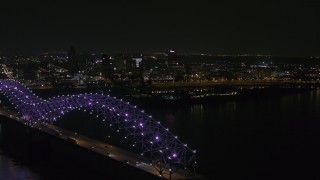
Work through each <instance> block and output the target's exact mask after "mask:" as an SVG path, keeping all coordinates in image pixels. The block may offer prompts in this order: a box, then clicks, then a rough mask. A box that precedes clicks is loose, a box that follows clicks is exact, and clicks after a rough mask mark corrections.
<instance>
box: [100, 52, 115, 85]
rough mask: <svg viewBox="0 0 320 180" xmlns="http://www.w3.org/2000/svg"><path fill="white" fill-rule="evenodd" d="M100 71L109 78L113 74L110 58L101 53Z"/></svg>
mask: <svg viewBox="0 0 320 180" xmlns="http://www.w3.org/2000/svg"><path fill="white" fill-rule="evenodd" d="M101 58H102V71H103V74H104V76H105V77H106V79H109V80H111V79H112V77H113V74H114V64H113V62H112V58H111V57H109V56H107V55H106V54H102V56H101Z"/></svg>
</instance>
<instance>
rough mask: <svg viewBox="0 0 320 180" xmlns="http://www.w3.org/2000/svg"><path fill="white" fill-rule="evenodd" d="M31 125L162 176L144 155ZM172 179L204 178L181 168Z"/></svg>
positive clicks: (11, 115)
mask: <svg viewBox="0 0 320 180" xmlns="http://www.w3.org/2000/svg"><path fill="white" fill-rule="evenodd" d="M0 115H2V116H6V117H8V118H9V119H11V120H15V121H18V122H20V123H23V124H27V123H26V122H25V121H24V119H23V118H22V117H19V115H18V114H17V113H14V112H10V111H7V110H3V109H0ZM30 127H32V128H35V129H38V130H40V131H42V132H45V133H47V134H50V135H52V136H55V137H58V138H59V139H62V140H65V141H68V142H70V143H74V144H75V145H77V146H79V147H81V148H84V149H88V150H91V151H93V152H95V153H98V154H100V155H103V156H107V157H109V158H111V159H114V160H117V161H120V162H122V163H126V164H127V165H128V166H132V167H135V168H137V169H139V170H142V171H144V172H147V173H150V174H152V175H155V176H157V177H159V178H160V177H161V176H160V174H159V171H158V170H157V169H156V167H154V166H153V165H152V164H151V163H150V162H149V161H148V160H147V159H146V158H144V157H143V156H140V155H137V154H134V153H132V152H129V151H126V150H124V149H121V148H119V147H115V146H113V145H111V144H107V143H103V142H100V141H96V140H93V139H90V138H87V137H84V136H81V135H79V134H77V133H75V132H71V131H68V130H66V129H63V128H59V127H57V126H54V125H50V124H44V123H36V124H33V125H31V126H30ZM162 178H164V179H170V173H169V171H168V170H165V171H164V172H163V174H162ZM171 179H204V177H202V176H201V175H198V174H195V173H192V172H190V171H186V170H183V169H181V170H179V171H177V172H175V173H172V175H171Z"/></svg>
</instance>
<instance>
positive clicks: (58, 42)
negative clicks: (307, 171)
mask: <svg viewBox="0 0 320 180" xmlns="http://www.w3.org/2000/svg"><path fill="white" fill-rule="evenodd" d="M319 5H320V4H319V3H317V2H316V1H307V2H306V1H304V2H302V1H300V2H291V3H290V4H287V3H280V2H275V1H272V2H264V3H261V2H259V3H257V2H249V1H245V2H241V3H239V2H238V3H231V2H229V1H228V2H201V3H200V2H199V3H186V2H183V3H182V2H180V3H179V2H169V1H161V2H153V3H143V2H141V1H140V2H124V1H120V2H111V3H110V2H109V3H100V4H92V3H91V4H87V3H80V2H77V3H64V4H36V3H32V2H28V3H22V4H19V5H16V4H9V3H4V4H3V6H2V8H1V17H0V20H1V22H2V28H1V30H0V36H1V39H2V43H1V44H0V52H2V53H38V52H58V51H66V49H68V48H69V47H70V46H74V47H75V48H76V49H77V50H79V52H81V51H83V52H92V51H96V52H106V53H111V52H147V53H150V52H163V51H164V50H166V49H175V50H177V52H179V53H181V54H183V53H188V54H192V53H208V54H214V55H216V54H217V55H218V54H230V55H237V54H267V55H275V56H278V55H280V56H319V55H320V53H319V52H320V48H319V43H318V42H319V40H320V34H319V33H317V32H319V29H320V25H319V24H318V23H317V22H318V21H319V19H320V12H318V11H317V9H318V7H319Z"/></svg>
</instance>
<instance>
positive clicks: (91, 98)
mask: <svg viewBox="0 0 320 180" xmlns="http://www.w3.org/2000/svg"><path fill="white" fill-rule="evenodd" d="M0 91H1V93H2V94H3V95H5V96H6V97H7V98H8V99H9V100H10V101H11V103H12V104H13V105H14V106H15V107H16V108H17V110H18V111H19V113H20V114H21V115H22V116H23V117H24V118H25V120H26V121H28V122H45V123H54V122H55V121H56V120H58V119H59V118H60V117H61V116H63V115H64V114H65V113H67V112H69V111H74V110H80V109H84V110H87V111H91V112H94V113H95V115H96V116H97V117H98V118H101V119H102V121H106V122H108V123H110V125H113V126H117V128H118V129H119V130H121V131H123V132H124V134H125V135H126V137H128V138H129V139H132V142H133V146H137V147H139V148H140V150H141V154H142V155H144V154H149V155H150V160H151V162H152V163H157V164H161V165H162V167H163V168H168V169H169V168H171V165H176V166H177V167H189V166H190V165H193V163H194V156H195V153H196V151H195V150H192V149H190V148H189V147H188V146H187V145H186V144H184V143H182V142H181V141H180V140H179V139H178V137H177V136H175V135H173V134H172V133H171V132H170V131H169V129H168V128H165V127H164V126H162V125H161V123H160V122H158V121H156V120H154V119H153V118H152V117H151V116H149V115H147V114H146V113H144V112H143V111H141V110H139V109H137V108H136V107H135V106H132V105H130V104H129V103H128V102H124V101H122V100H121V99H117V98H115V97H111V96H109V95H104V94H77V95H63V96H58V97H54V98H49V99H47V100H44V99H41V98H39V97H38V96H36V95H35V94H34V93H33V92H32V91H30V90H29V89H28V88H27V87H25V86H24V85H23V84H21V83H19V82H17V81H13V80H1V81H0ZM172 168H173V167H172Z"/></svg>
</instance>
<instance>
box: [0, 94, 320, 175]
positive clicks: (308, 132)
mask: <svg viewBox="0 0 320 180" xmlns="http://www.w3.org/2000/svg"><path fill="white" fill-rule="evenodd" d="M136 103H137V104H138V106H139V107H140V108H142V109H145V111H146V112H147V113H148V114H151V115H153V117H154V118H155V119H158V120H161V121H162V123H163V124H164V125H165V126H167V127H169V128H170V129H171V130H172V131H173V132H174V134H177V135H179V138H180V139H182V141H183V142H188V143H189V146H190V147H192V148H195V149H197V151H198V156H197V161H198V167H197V172H198V173H200V174H203V175H205V176H206V177H208V178H209V179H292V178H295V179H319V178H320V175H318V171H319V166H320V155H319V154H320V121H319V120H320V89H318V90H312V91H301V92H297V93H290V94H276V95H275V94H268V93H264V94H259V93H257V94H255V95H254V96H250V97H246V96H242V97H238V98H232V99H217V100H215V99H213V100H210V101H206V102H201V103H179V102H178V103H159V102H147V103H146V102H136ZM69 123H70V122H69ZM66 126H72V124H71V125H70V124H69V125H66ZM79 128H80V129H81V127H79ZM79 128H78V129H79ZM89 128H90V131H96V130H95V129H94V126H93V125H92V126H91V127H89ZM97 136H98V135H97ZM102 136H105V134H104V135H102ZM0 152H2V153H1V154H0V179H1V180H2V179H44V178H43V177H47V176H46V174H48V172H49V171H48V169H50V168H51V166H50V164H42V165H41V166H42V167H41V168H38V167H37V161H36V162H34V163H31V164H32V165H30V162H25V161H21V160H20V158H17V157H15V156H14V155H11V154H9V153H7V152H6V150H3V149H1V147H0ZM69 176H70V175H69ZM3 177H5V178H3ZM59 177H63V175H62V174H61V175H60V176H59Z"/></svg>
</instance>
